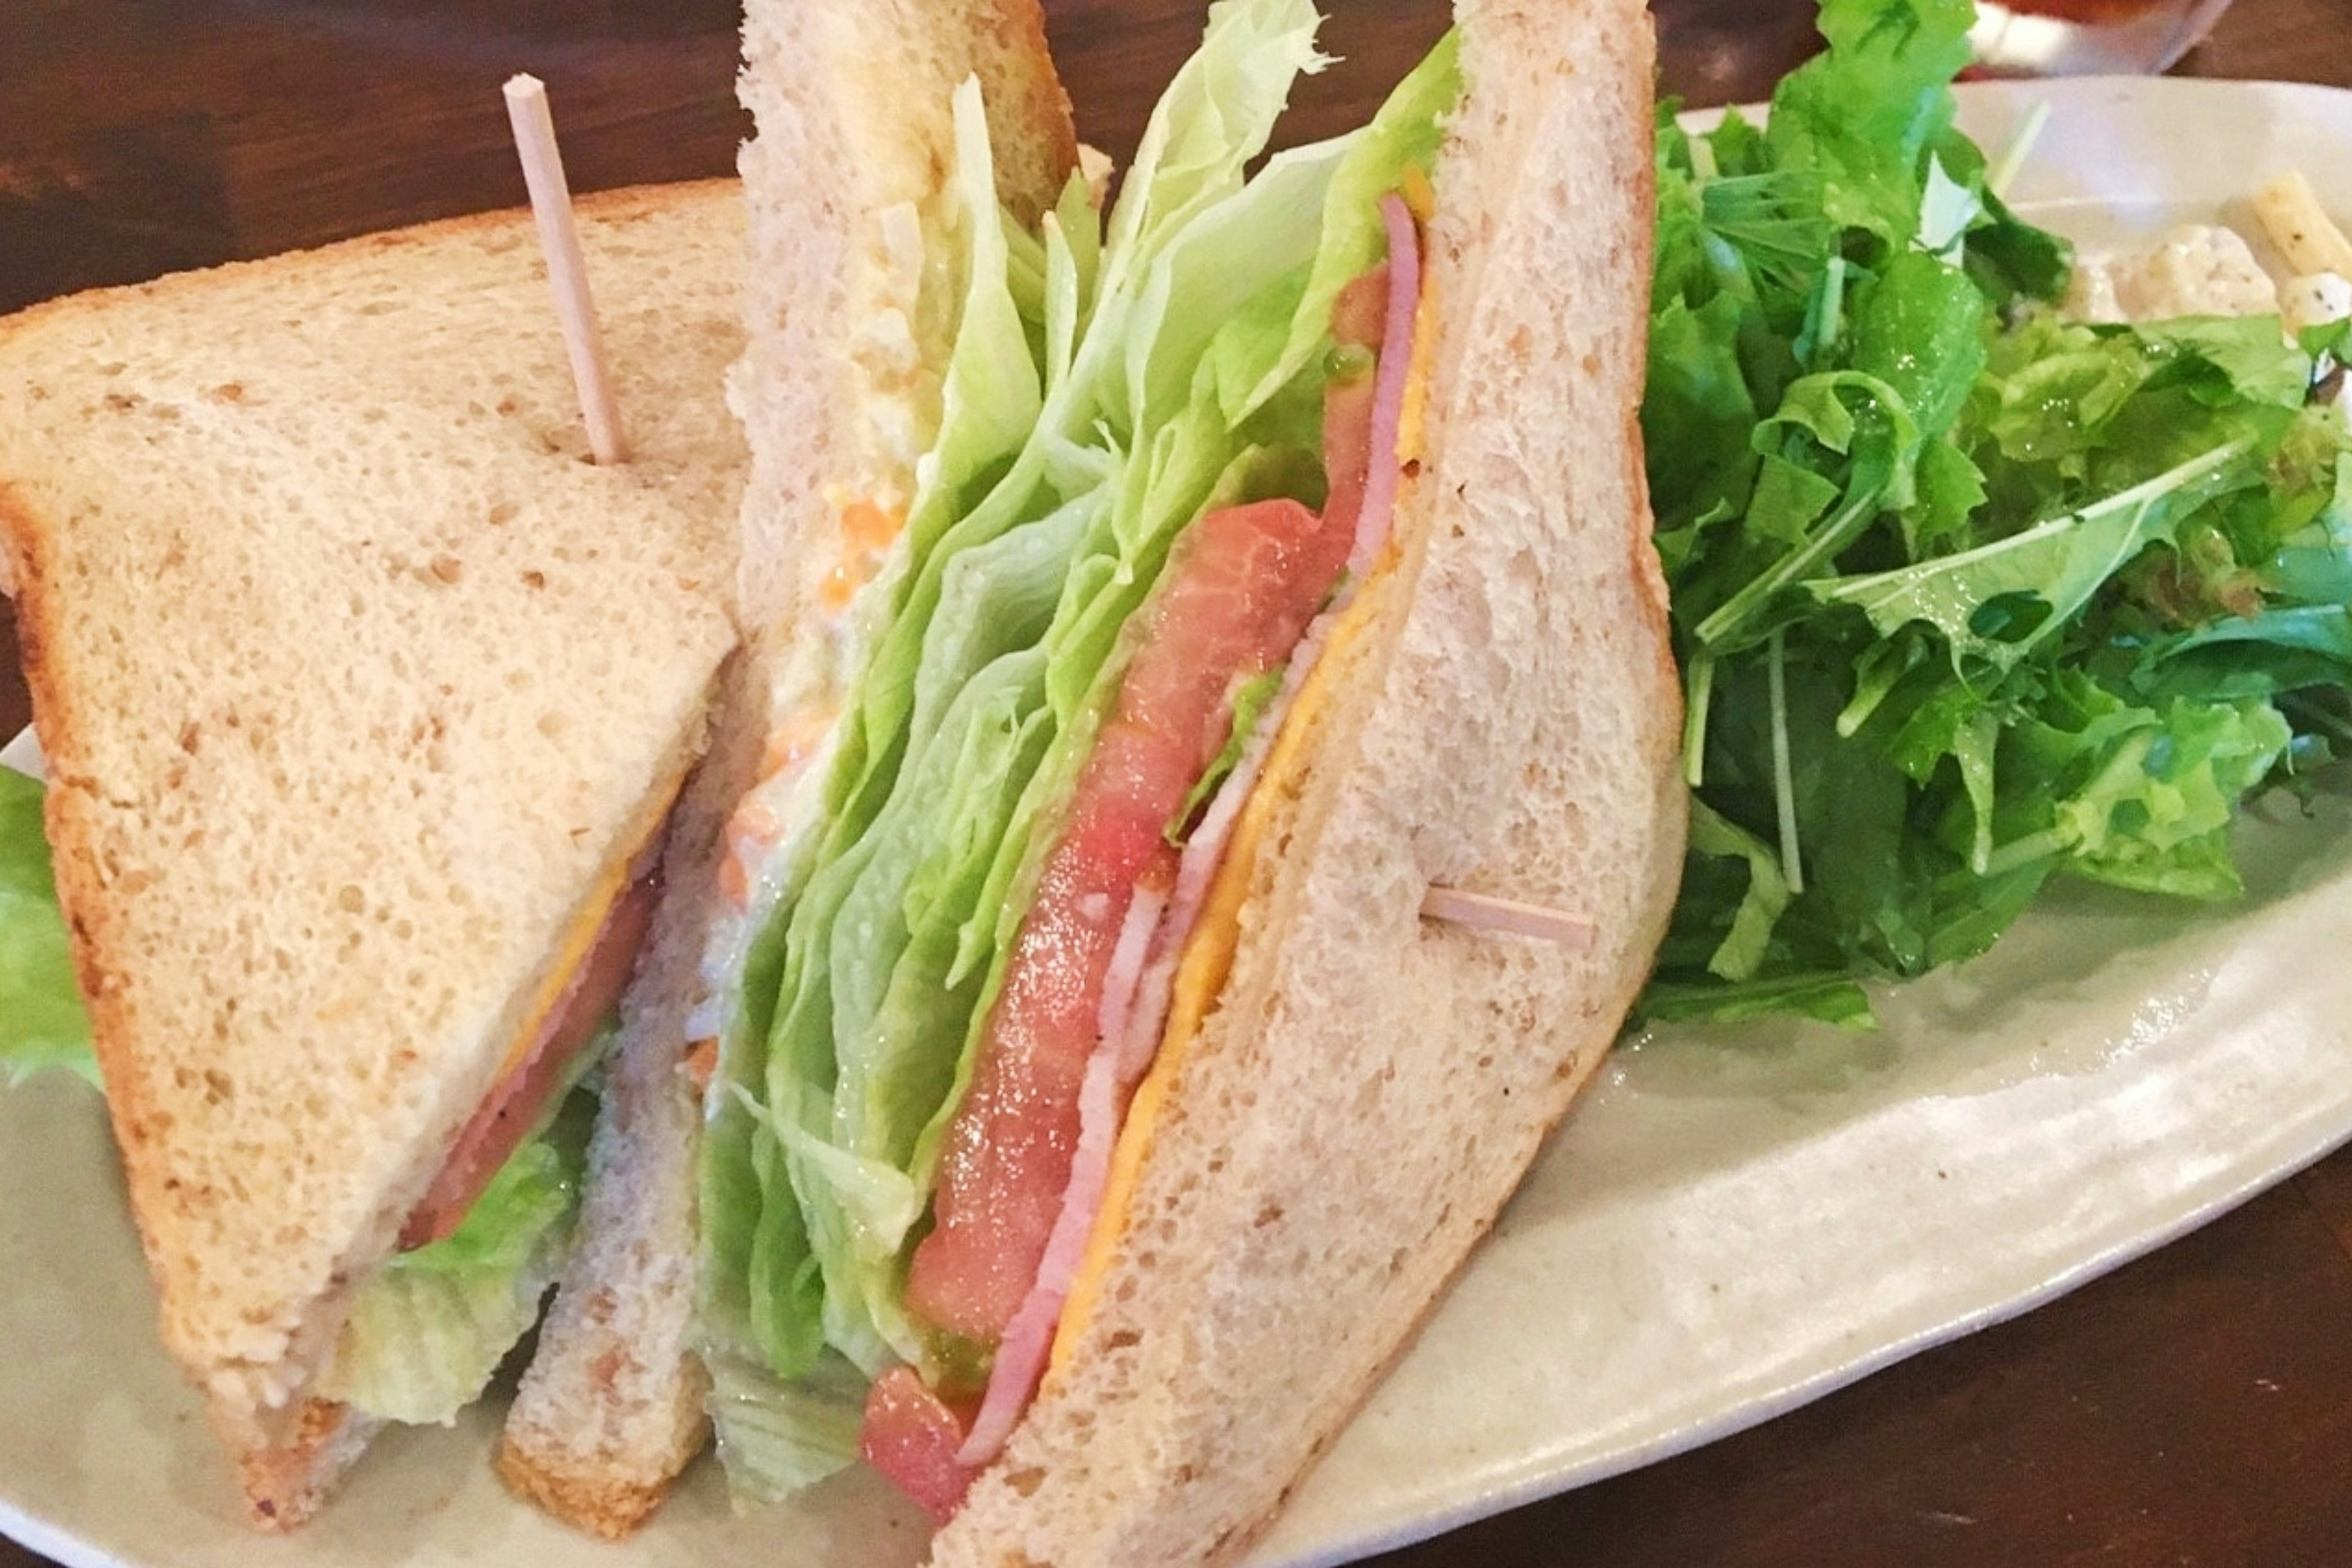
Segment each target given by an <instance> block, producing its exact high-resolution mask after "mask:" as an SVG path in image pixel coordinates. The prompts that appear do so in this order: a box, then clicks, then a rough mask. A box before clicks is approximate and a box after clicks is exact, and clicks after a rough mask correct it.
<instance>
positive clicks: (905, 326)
mask: <svg viewBox="0 0 2352 1568" xmlns="http://www.w3.org/2000/svg"><path fill="white" fill-rule="evenodd" d="M743 51H744V67H743V72H742V75H741V78H740V83H739V85H740V91H741V96H742V99H743V102H744V104H745V105H746V107H748V108H749V109H750V110H751V113H752V117H753V121H754V126H755V132H756V134H755V135H754V137H753V139H752V141H751V142H749V143H748V144H747V145H746V146H745V147H744V149H743V153H742V159H741V164H742V172H743V177H744V184H745V190H746V192H747V194H748V195H749V198H750V205H751V263H750V264H751V273H750V276H749V278H748V279H747V280H746V283H745V288H744V302H745V303H744V308H745V312H746V319H747V321H748V323H749V327H750V342H749V345H748V348H747V352H746V354H745V357H744V359H743V361H742V363H740V364H739V365H738V366H737V367H736V369H735V373H734V377H733V380H732V383H731V388H730V395H731V398H732V401H733V404H734V406H735V407H736V409H737V411H738V412H739V414H740V416H741V417H742V419H743V422H744V425H745V426H746V428H747V429H748V430H749V431H750V432H751V481H750V484H749V486H748V488H747V489H746V491H745V495H744V501H743V511H742V538H743V556H742V560H743V571H742V575H741V579H740V589H741V597H742V606H743V614H744V621H745V624H746V626H748V627H750V628H751V646H750V647H749V648H748V650H747V651H746V653H745V655H744V657H742V658H740V659H739V660H738V661H737V662H736V663H735V664H734V665H733V666H731V667H730V676H729V679H727V681H726V682H725V683H724V686H723V689H722V694H721V697H720V700H719V702H718V703H717V704H716V706H715V709H714V712H715V714H716V715H717V717H716V720H715V723H716V728H717V740H716V742H714V746H713V750H712V752H711V754H710V755H709V757H708V758H707V759H706V760H705V761H704V763H703V764H702V766H701V768H700V769H699V770H698V773H697V775H696V778H695V780H694V782H693V784H691V786H690V787H689V789H688V794H687V797H686V800H685V802H684V805H683V808H682V809H681V811H680V812H679V815H678V820H677V826H676V828H675V830H674V832H673V835H672V837H671V840H670V844H669V847H668V850H667V862H666V880H667V889H668V891H667V896H666V897H665V899H664V900H663V905H662V909H661V910H660V912H659V914H658V916H657V917H656V922H655V927H654V931H653V936H652V939H651V944H650V947H649V949H648V957H647V959H646V963H644V964H643V966H642V967H641V969H640V971H639V978H638V981H637V984H635V986H634V987H633V989H632V991H631V993H630V994H629V995H628V996H627V997H626V998H625V1000H624V1003H623V1007H622V1013H623V1033H622V1039H621V1045H620V1047H619V1051H618V1054H617V1056H616V1058H615V1061H614V1068H613V1071H612V1075H611V1078H610V1079H609V1082H608V1086H607V1093H606V1095H605V1099H604V1108H603V1111H602V1113H601V1116H600V1119H599V1121H598V1125H597V1130H596V1135H595V1140H594V1142H593V1146H592V1149H591V1151H590V1181H589V1184H588V1194H589V1195H588V1200H587V1205H586V1209H585V1213H584V1214H583V1222H582V1226H581V1233H580V1244H579V1250H578V1252H577V1254H576V1255H575V1258H574V1259H573V1262H572V1268H571V1269H570V1270H569V1272H568V1273H567V1274H566V1276H565V1279H564V1280H563V1283H562V1286H561V1287H560V1288H559V1289H558V1290H557V1293H556V1299H555V1301H554V1304H553V1305H552V1306H551V1308H550V1310H549V1313H548V1319H547V1322H546V1325H545V1327H544V1328H543V1330H542V1331H541V1337H540V1351H539V1354H538V1355H537V1357H536V1358H535V1359H534V1360H533V1362H532V1363H531V1366H530V1370H529V1371H528V1373H526V1374H525V1377H524V1380H523V1383H522V1386H521V1388H520V1390H519V1392H518V1394H517V1396H516V1399H515V1403H514V1406H513V1408H512V1410H511V1411H510V1412H509V1416H508V1421H507V1426H506V1434H505V1437H504V1440H503V1442H502V1444H501V1447H500V1452H499V1471H500V1473H501V1474H502V1475H503V1476H504V1477H505V1478H506V1479H507V1481H508V1483H509V1485H510V1486H512V1487H513V1488H514V1489H516V1490H517V1491H519V1492H520V1493H522V1494H523V1495H524V1496H526V1497H529V1498H530V1499H532V1500H535V1501H537V1502H539V1503H541V1505H542V1506H544V1507H546V1508H547V1509H549V1510H551V1511H552V1512H554V1513H555V1514H557V1515H558V1516H559V1517H561V1518H563V1519H565V1520H568V1521H571V1522H572V1523H573V1524H575V1525H578V1526H580V1527H581V1528H583V1529H585V1530H588V1531H593V1532H594V1533H597V1534H600V1535H605V1536H618V1535H622V1534H625V1533H626V1532H628V1531H631V1530H634V1529H635V1528H636V1526H637V1525H638V1524H640V1523H641V1522H642V1521H644V1520H645V1519H646V1516H647V1515H648V1514H650V1513H651V1512H652V1511H653V1510H654V1509H655V1508H656V1506H658V1505H659V1503H660V1502H661V1500H662V1498H663V1497H664V1496H665V1495H666V1494H667V1490H668V1488H669V1483H670V1480H671V1479H672V1478H673V1477H675V1476H676V1475H677V1472H678V1471H679V1469H681V1468H683V1467H684V1466H685V1464H686V1462H687V1461H688V1459H690V1458H693V1456H694V1454H695V1452H696V1450H697V1449H698V1448H699V1447H700V1446H701V1444H702V1441H703V1437H704V1433H705V1430H706V1423H705V1421H704V1416H703V1409H702V1398H703V1394H704V1391H705V1382H706V1380H705V1378H704V1376H703V1373H702V1371H701V1367H700V1363H698V1361H696V1360H695V1358H694V1356H693V1355H692V1353H691V1345H690V1341H691V1332H692V1325H693V1316H694V1306H695V1281H694V1272H693V1268H694V1258H695V1254H696V1249H697V1233H696V1224H695V1203H694V1184H695V1150H696V1147H697V1138H698V1127H699V1124H700V1111H699V1108H698V1104H697V1102H696V1096H695V1091H694V1089H693V1088H692V1087H691V1086H690V1085H689V1084H688V1082H687V1080H686V1079H685V1078H684V1076H683V1075H682V1074H681V1073H680V1071H679V1064H680V1059H681V1058H682V1056H683V1055H684V1053H685V1051H686V1049H687V1047H688V1032H689V1030H688V1021H689V1019H691V1018H692V1017H693V1016H694V1015H695V1014H696V1012H697V1010H698V1008H699V1007H700V1006H701V1005H702V1002H703V998H704V994H705V989H706V988H705V985H704V983H703V980H702V967H703V960H704V954H705V951H706V938H707V935H708V932H709V927H710V925H711V922H712V920H713V918H714V914H715V902H714V901H715V900H717V899H718V898H719V883H718V868H719V860H720V858H721V857H722V855H723V852H724V844H723V837H722V836H723V830H724V828H725V826H726V823H727V819H728V817H729V816H730V814H731V813H732V812H733V811H734V809H735V805H736V803H737V801H739V800H740V798H741V797H742V795H743V794H744V792H745V791H746V790H747V789H749V788H750V787H751V784H753V783H754V782H755V781H756V779H757V777H758V775H759V772H760V768H761V762H762V757H763V755H764V753H765V752H766V747H767V739H768V734H769V731H770V727H771V724H772V721H773V715H774V713H775V711H776V710H777V708H778V707H779V705H780V704H781V705H783V706H787V707H789V706H790V705H792V704H793V702H795V701H805V700H809V697H810V693H809V692H808V691H806V690H804V689H799V690H795V689H793V688H794V686H795V685H796V684H798V685H803V686H804V685H805V683H806V682H807V681H808V680H809V679H812V675H811V672H810V670H809V668H808V667H807V663H806V659H805V658H804V656H805V655H806V653H807V651H808V650H807V648H806V647H805V646H803V644H802V643H800V642H799V641H797V640H796V635H797V633H798V631H799V628H800V625H801V622H802V620H803V616H804V614H805V613H806V612H807V609H808V606H809V605H810V602H811V601H810V595H812V594H813V593H814V592H816V591H817V590H818V588H819V587H820V585H821V584H822V582H823V574H824V570H825V568H826V566H827V565H828V564H829V563H832V562H834V561H835V560H836V559H837V558H838V557H839V556H840V554H841V551H842V512H843V510H844V508H845V505H847V504H849V503H852V502H856V501H867V500H876V499H882V500H886V501H887V500H891V499H896V500H898V503H899V504H903V503H904V500H905V499H906V498H907V497H908V496H909V495H911V493H912V491H913V489H914V478H913V470H914V464H915V459H916V458H917V457H918V456H919V453H920V452H921V450H922V448H923V447H924V446H925V445H927V444H928V441H929V434H930V430H931V428H932V426H934V425H935V424H936V421H937V417H938V414H937V404H938V396H939V392H938V375H939V369H940V366H941V365H942V364H943V363H945V360H946V353H947V335H948V330H949V328H950V326H951V324H952V323H951V320H947V319H940V318H939V317H938V315H937V308H938V301H937V300H936V298H933V297H929V296H925V297H922V298H919V297H918V295H919V294H920V293H921V292H922V291H921V290H920V289H919V287H918V285H919V281H920V279H919V268H918V269H917V271H916V272H915V273H912V274H910V273H909V271H908V268H907V267H906V265H905V263H906V261H907V259H908V250H907V238H908V233H909V227H908V226H909V225H912V226H913V229H912V232H914V233H915V234H917V235H918V236H919V237H921V238H922V239H923V240H925V241H929V242H930V243H932V244H934V245H936V244H937V242H938V236H937V234H936V232H935V230H934V231H932V232H925V231H926V230H932V226H934V225H936V224H937V223H938V222H939V221H940V218H941V216H942V215H941V213H940V207H941V204H942V203H943V201H944V200H945V199H946V183H947V179H948V176H949V174H950V170H951V169H952V167H953V164H954V138H953V129H952V125H951V122H950V109H949V104H950V97H951V95H952V94H953V92H954V90H955V89H956V88H957V86H958V85H959V84H961V82H962V81H963V80H964V79H966V78H968V77H973V76H976V77H978V79H979V80H980V84H981V91H982V100H983V101H984V103H985V104H986V106H987V110H988V121H989V126H990V132H991V135H992V153H993V156H994V161H995V166H996V174H997V194H998V196H999V199H1000V200H1001V201H1003V203H1004V204H1005V205H1006V206H1007V207H1009V208H1010V209H1011V210H1012V211H1013V213H1014V214H1016V215H1017V216H1020V217H1021V218H1022V219H1023V220H1024V221H1028V222H1034V219H1035V218H1036V216H1037V215H1038V214H1039V213H1040V212H1041V211H1043V210H1045V208H1046V207H1048V206H1050V205H1052V203H1053V201H1054V199H1055V196H1056V195H1058V194H1059V192H1060V190H1061V188H1062V184H1063V182H1064V181H1065V180H1066V179H1067V177H1068V176H1069V174H1070V171H1071V169H1072V168H1073V166H1074V165H1075V162H1076V150H1075V149H1076V143H1075V140H1074V136H1073V132H1072V131H1071V125H1070V110H1069V102H1068V100H1067V99H1066V98H1065V97H1064V96H1063V93H1062V89H1061V86H1060V83H1059V81H1058V80H1057V79H1056V78H1055V75H1054V68H1053V62H1052V60H1051V58H1049V57H1048V56H1047V55H1046V53H1045V21H1044V15H1043V13H1042V11H1041V10H1040V9H1039V7H1038V5H1037V4H1036V0H971V3H966V4H957V5H920V4H917V3H916V0H820V3H816V4H786V3H783V0H753V3H752V4H751V5H750V7H749V9H748V12H747V15H746V17H745V22H744V29H743ZM940 248H944V247H940ZM877 320H889V321H893V322H894V325H893V326H892V327H891V329H890V330H887V331H884V330H880V329H878V328H877V324H876V323H877ZM910 351H911V352H910ZM834 673H835V672H830V671H825V670H822V669H820V670H817V671H815V672H814V679H817V680H820V681H822V680H824V679H829V678H831V676H832V675H833V674H834Z"/></svg>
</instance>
